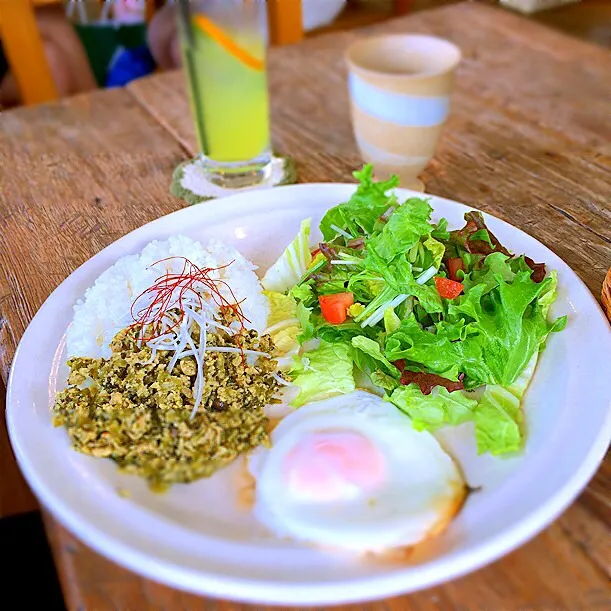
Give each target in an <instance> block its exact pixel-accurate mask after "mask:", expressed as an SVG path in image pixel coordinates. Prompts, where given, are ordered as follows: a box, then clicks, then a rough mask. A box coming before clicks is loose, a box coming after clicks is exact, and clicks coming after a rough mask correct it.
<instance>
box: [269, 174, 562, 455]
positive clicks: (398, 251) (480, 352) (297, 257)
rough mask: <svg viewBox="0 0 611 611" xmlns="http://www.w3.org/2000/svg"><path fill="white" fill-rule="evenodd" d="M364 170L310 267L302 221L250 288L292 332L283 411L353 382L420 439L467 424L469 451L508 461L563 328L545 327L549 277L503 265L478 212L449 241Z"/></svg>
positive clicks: (325, 229)
mask: <svg viewBox="0 0 611 611" xmlns="http://www.w3.org/2000/svg"><path fill="white" fill-rule="evenodd" d="M372 172H373V170H372V167H371V166H365V167H364V168H363V169H362V171H360V172H356V173H355V176H356V177H357V178H358V179H359V181H360V185H359V187H358V188H357V189H356V191H355V192H354V194H353V195H352V196H351V197H350V199H349V200H348V201H347V202H343V203H339V204H338V205H337V206H335V207H333V208H331V209H330V210H328V211H327V212H326V214H325V215H324V216H323V218H322V220H321V222H320V232H321V234H322V240H321V241H320V242H319V243H318V245H317V246H316V247H314V248H313V250H311V252H310V256H309V257H308V256H307V254H306V253H305V252H303V247H304V246H303V245H304V244H305V243H306V242H307V239H306V238H307V236H308V235H309V231H310V223H309V222H307V221H305V222H303V223H302V225H301V229H300V232H299V235H298V236H297V238H295V240H294V241H293V242H292V243H291V245H290V246H289V248H287V250H286V251H285V252H284V253H283V254H282V255H281V257H280V258H279V260H278V261H277V262H276V263H275V264H274V265H273V266H272V267H271V268H270V270H269V271H268V273H267V274H266V275H265V276H264V277H263V279H262V284H263V287H264V288H265V289H267V290H268V291H271V292H274V293H275V294H276V299H275V303H281V300H282V299H284V300H285V301H287V302H290V307H287V306H285V308H284V309H285V310H286V311H289V310H290V317H287V320H290V321H291V322H290V324H291V326H293V327H294V326H295V321H298V323H299V324H298V327H297V329H295V328H293V331H292V334H291V339H292V340H293V344H291V343H290V342H288V341H287V342H286V343H285V346H284V350H285V352H286V353H292V354H293V355H294V356H293V363H292V364H291V365H290V366H288V367H285V366H284V364H283V369H285V370H286V372H287V375H288V378H289V379H290V380H291V382H292V383H293V384H294V385H296V386H297V387H298V388H299V393H298V394H297V396H296V398H295V399H294V401H293V403H292V404H293V406H295V407H299V406H302V405H304V404H305V403H308V402H311V401H316V400H319V399H323V398H326V397H329V396H333V395H337V394H344V393H350V392H352V391H354V390H355V388H356V387H357V382H358V383H359V384H361V385H362V384H367V385H368V386H369V387H370V388H371V389H372V390H374V391H375V392H378V393H380V394H384V395H385V399H386V400H387V401H389V402H390V403H392V404H394V405H395V406H396V407H397V408H398V409H399V410H401V411H402V412H403V413H405V414H406V415H407V416H409V417H410V418H411V420H412V423H413V425H414V427H416V428H417V429H418V430H421V431H425V430H428V431H434V430H436V429H438V428H440V427H442V426H446V425H447V426H453V425H457V424H461V423H464V422H473V423H474V426H475V435H476V441H477V448H478V451H479V452H480V453H482V452H491V453H492V454H495V455H500V454H508V453H511V452H515V451H518V450H520V448H521V447H522V444H523V436H524V431H523V416H522V410H521V405H520V404H521V401H522V398H523V395H524V393H525V391H526V388H527V386H528V384H529V382H530V380H531V378H532V376H533V373H534V370H535V366H536V363H537V359H538V355H539V353H540V352H541V350H543V349H544V347H545V342H546V340H547V338H548V336H549V335H550V333H552V332H556V331H560V330H562V328H563V327H564V326H565V324H566V320H567V319H566V316H562V317H560V318H557V319H555V320H553V319H551V318H550V316H549V310H550V306H551V304H552V303H553V301H554V300H555V298H556V290H557V275H556V272H555V271H551V272H550V273H547V271H546V267H545V264H544V263H535V262H534V261H533V260H532V259H530V258H529V257H528V256H527V255H513V254H511V253H510V252H509V251H508V250H507V249H506V248H505V247H504V246H503V245H502V244H501V243H500V241H499V240H498V239H497V237H496V236H495V235H494V234H493V233H492V232H491V231H490V230H489V229H488V227H487V226H486V223H485V221H484V218H483V216H482V214H480V213H479V212H474V211H472V212H468V213H467V214H465V225H464V226H463V227H460V228H457V229H453V230H452V229H451V228H449V227H448V223H447V221H446V220H445V219H439V220H438V221H437V222H434V221H433V220H432V212H433V211H432V208H431V206H430V204H429V203H428V200H427V198H426V197H410V198H408V199H407V200H406V201H404V202H400V201H399V200H398V198H397V197H396V195H395V194H394V193H393V192H392V188H393V187H395V186H397V180H396V178H392V179H390V180H388V181H385V182H375V181H374V180H373V178H372V175H373V174H372ZM297 278H298V279H297ZM296 279H297V280H296ZM273 313H274V303H272V314H273ZM277 318H279V319H281V316H280V315H278V316H277ZM277 324H278V325H280V324H281V321H280V322H278V323H277ZM287 324H288V323H287ZM363 380H364V381H363Z"/></svg>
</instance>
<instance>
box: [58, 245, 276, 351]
mask: <svg viewBox="0 0 611 611" xmlns="http://www.w3.org/2000/svg"><path fill="white" fill-rule="evenodd" d="M168 257H186V258H187V259H189V260H190V261H191V262H193V263H194V264H195V265H198V266H200V267H221V266H223V265H226V264H228V263H230V262H231V261H233V263H231V265H229V266H228V267H226V268H225V269H223V270H220V271H219V272H216V273H215V274H214V276H213V277H217V278H219V279H222V280H224V281H225V282H227V284H228V285H229V286H230V287H231V290H232V291H233V294H234V295H235V297H236V299H237V300H238V301H242V300H244V301H243V302H242V303H241V308H242V312H243V313H244V316H245V317H246V318H247V319H248V320H249V321H250V322H246V323H245V325H246V327H248V328H250V329H255V330H256V331H259V332H261V331H263V329H265V327H266V325H267V318H268V315H269V303H268V300H267V298H266V297H265V296H264V295H263V293H262V289H261V285H260V283H259V279H258V278H257V275H256V274H255V271H254V270H255V269H257V267H256V266H255V265H254V264H253V263H251V262H250V261H249V260H248V259H246V258H245V257H243V256H242V255H241V254H240V253H239V252H238V251H237V250H236V249H235V248H233V247H232V246H228V245H227V244H223V243H222V242H220V241H218V240H215V239H213V240H211V241H210V242H209V244H208V247H207V248H204V246H203V245H202V244H201V243H200V242H198V241H196V240H193V239H191V238H188V237H186V236H182V235H175V236H172V237H171V238H169V239H168V240H163V241H159V240H155V241H153V242H151V243H150V244H148V245H147V246H146V247H145V248H144V249H143V250H142V252H141V253H140V254H138V255H128V256H125V257H122V258H121V259H119V260H118V261H117V262H116V263H115V264H114V265H113V266H112V267H110V268H108V269H107V270H106V271H105V272H104V273H103V274H102V275H101V276H100V277H99V278H98V279H97V280H96V281H95V284H94V285H93V286H92V287H90V288H88V289H87V291H86V292H85V295H84V297H83V299H80V300H79V301H78V302H77V303H76V305H75V306H74V319H73V321H72V324H71V325H70V327H69V328H68V332H67V335H66V345H67V351H68V355H69V356H88V357H91V358H100V357H103V358H108V357H109V356H110V355H111V351H110V348H109V344H110V342H111V340H112V338H113V337H114V336H115V334H116V333H117V332H118V331H120V330H121V329H124V328H126V327H128V326H129V325H130V324H131V323H132V322H133V320H132V317H131V313H130V309H131V306H132V303H133V301H134V299H135V298H136V297H138V295H140V294H141V293H142V292H143V291H144V290H146V289H147V288H148V287H149V286H151V285H152V284H153V283H154V282H155V280H157V278H159V277H160V276H161V275H162V274H163V273H165V271H166V270H168V271H173V272H180V271H181V270H182V268H183V261H180V260H174V261H165V262H163V263H161V264H158V265H156V266H155V267H154V268H153V269H147V268H148V267H149V266H151V265H153V263H156V262H157V261H160V260H161V259H166V258H168ZM211 275H212V274H211ZM221 292H222V293H223V296H224V297H225V298H226V299H228V300H229V301H233V300H232V297H231V294H230V292H229V290H228V289H227V288H222V289H221Z"/></svg>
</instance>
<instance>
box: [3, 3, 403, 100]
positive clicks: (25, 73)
mask: <svg viewBox="0 0 611 611" xmlns="http://www.w3.org/2000/svg"><path fill="white" fill-rule="evenodd" d="M146 1H147V17H150V16H151V15H152V13H153V12H154V10H155V7H156V6H157V4H158V1H156V0H146ZM60 2H61V0H0V40H1V41H2V46H3V48H4V51H5V54H6V57H7V60H8V63H9V66H10V68H11V71H12V73H13V74H14V75H15V79H16V80H17V84H18V85H19V89H20V92H21V98H22V100H23V103H24V104H27V105H30V104H39V103H41V102H48V101H51V100H56V99H57V98H58V93H57V88H56V86H55V83H54V82H53V78H52V75H51V71H50V69H49V65H48V63H47V60H46V57H45V53H44V47H43V42H42V39H41V37H40V34H39V32H38V29H37V27H36V17H35V10H36V8H37V7H40V6H44V5H48V4H57V3H60ZM267 4H268V18H269V25H270V39H271V44H273V45H283V44H290V43H295V42H299V41H300V40H302V39H303V36H304V32H303V20H302V11H301V0H267ZM410 4H411V0H394V12H395V14H403V13H405V12H407V11H408V10H409V5H410Z"/></svg>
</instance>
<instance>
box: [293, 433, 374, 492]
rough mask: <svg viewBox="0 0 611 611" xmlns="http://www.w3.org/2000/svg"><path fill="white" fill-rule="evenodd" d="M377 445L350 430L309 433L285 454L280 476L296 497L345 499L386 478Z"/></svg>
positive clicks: (370, 487) (371, 487)
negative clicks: (281, 475)
mask: <svg viewBox="0 0 611 611" xmlns="http://www.w3.org/2000/svg"><path fill="white" fill-rule="evenodd" d="M385 471H386V469H385V461H384V457H383V456H382V454H381V452H380V451H379V450H378V448H377V447H376V446H375V445H374V444H373V443H372V442H371V441H370V440H369V439H367V437H365V436H364V435H361V434H360V433H356V432H353V431H332V432H329V431H325V432H316V433H311V434H309V435H307V436H305V437H304V438H303V439H301V440H300V441H299V442H298V443H297V445H296V446H295V447H294V448H293V449H292V450H291V451H290V452H289V453H288V455H287V456H286V459H285V462H284V465H283V476H284V480H285V482H284V483H285V484H286V486H287V488H288V493H289V495H290V496H291V497H292V498H294V499H295V500H300V501H305V502H311V503H323V502H329V501H348V500H351V499H354V498H358V497H359V496H361V495H362V494H363V493H367V492H369V491H371V490H374V489H375V488H377V487H378V486H379V485H380V484H381V483H382V482H383V481H384V478H385Z"/></svg>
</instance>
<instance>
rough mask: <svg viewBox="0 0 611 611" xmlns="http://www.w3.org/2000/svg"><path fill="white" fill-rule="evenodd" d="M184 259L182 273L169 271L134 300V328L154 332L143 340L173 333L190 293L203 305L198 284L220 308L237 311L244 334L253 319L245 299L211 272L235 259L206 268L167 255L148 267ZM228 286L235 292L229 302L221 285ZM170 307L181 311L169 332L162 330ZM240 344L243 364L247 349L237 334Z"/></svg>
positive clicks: (168, 329)
mask: <svg viewBox="0 0 611 611" xmlns="http://www.w3.org/2000/svg"><path fill="white" fill-rule="evenodd" d="M177 259H179V260H182V261H183V268H182V271H181V272H179V273H170V272H169V271H168V270H166V272H165V274H162V275H161V276H160V277H159V278H157V280H156V281H155V282H154V283H153V284H152V285H151V286H150V287H148V288H147V289H145V290H144V291H142V293H140V295H138V297H136V299H135V300H134V301H133V302H132V306H131V310H130V312H131V316H132V319H133V320H134V321H135V322H134V323H133V324H132V325H131V326H130V328H136V327H140V329H142V330H143V332H144V330H145V329H150V334H149V335H147V336H146V337H142V338H141V341H143V342H149V341H151V340H153V339H156V338H157V337H160V336H161V335H162V334H165V333H169V332H171V331H173V330H174V329H175V328H176V327H178V326H179V325H180V323H181V322H182V321H183V319H184V317H185V311H184V307H185V306H184V304H183V302H184V299H185V296H186V295H188V294H192V295H195V297H196V299H197V301H198V303H199V307H200V309H202V308H203V305H204V304H203V300H202V294H201V292H200V290H201V289H200V290H198V289H197V288H195V286H196V285H198V284H201V285H203V288H204V291H207V292H209V294H210V297H211V298H212V301H213V302H214V303H215V304H216V305H217V306H218V307H219V309H221V310H223V309H228V310H231V312H233V313H234V314H235V316H236V317H237V319H238V322H239V323H240V329H239V333H243V332H244V331H245V329H246V327H245V326H244V323H245V322H250V320H248V318H246V316H245V315H244V312H243V311H242V307H241V304H242V302H243V301H244V300H242V301H238V300H237V299H236V296H235V294H234V292H233V290H232V288H231V287H230V286H229V285H228V284H227V282H225V281H224V280H220V279H216V278H212V277H211V276H210V273H211V272H218V271H220V270H222V269H225V268H226V267H229V266H230V265H231V264H232V263H233V262H234V261H230V262H229V263H227V264H226V265H222V266H220V267H204V268H201V267H199V266H198V265H195V263H193V262H192V261H190V260H189V259H187V258H186V257H167V258H165V259H160V260H159V261H156V262H155V263H153V264H152V265H151V266H150V267H149V268H148V269H150V268H152V267H154V266H155V265H158V264H159V263H164V262H166V261H171V260H177ZM222 287H225V288H226V289H227V290H228V292H229V294H230V295H231V297H232V299H233V302H231V301H229V300H228V299H227V298H226V297H225V296H224V295H223V294H222V293H221V290H220V289H221V288H222ZM177 290H178V296H177V297H174V296H175V292H176V291H177ZM147 295H152V296H153V298H152V299H151V301H150V303H149V304H148V305H147V306H146V307H143V308H142V309H140V310H138V311H137V312H135V311H134V310H135V308H136V305H137V303H138V301H140V300H141V299H142V298H143V297H145V296H147ZM170 310H177V311H178V317H177V319H176V321H175V322H174V323H173V324H172V326H170V327H169V328H167V329H166V330H165V331H162V328H163V320H164V318H165V317H166V315H167V314H168V312H169V311H170ZM234 337H235V338H236V343H237V345H238V347H239V349H240V352H241V355H242V363H243V364H244V365H245V364H246V360H245V357H244V351H243V350H242V342H241V341H240V338H239V337H238V336H237V335H236V336H234Z"/></svg>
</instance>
